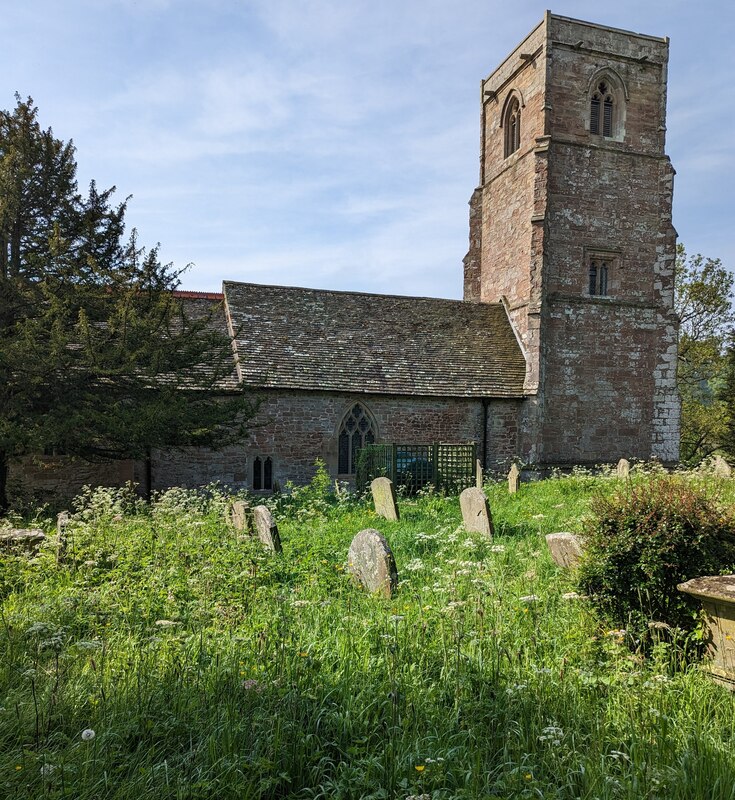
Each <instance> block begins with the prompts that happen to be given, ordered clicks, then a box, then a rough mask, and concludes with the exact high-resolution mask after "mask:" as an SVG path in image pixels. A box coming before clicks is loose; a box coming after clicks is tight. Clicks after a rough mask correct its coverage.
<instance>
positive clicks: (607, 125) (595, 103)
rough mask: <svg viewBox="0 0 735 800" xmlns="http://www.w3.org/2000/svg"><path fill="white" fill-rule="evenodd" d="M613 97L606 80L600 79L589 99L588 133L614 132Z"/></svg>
mask: <svg viewBox="0 0 735 800" xmlns="http://www.w3.org/2000/svg"><path fill="white" fill-rule="evenodd" d="M614 112H615V99H614V97H613V93H612V89H611V87H610V84H609V83H608V82H607V81H600V83H599V84H598V85H597V89H596V91H595V92H594V93H593V94H592V98H591V100H590V133H594V134H595V135H597V136H600V135H602V136H608V137H610V136H612V135H613V132H614Z"/></svg>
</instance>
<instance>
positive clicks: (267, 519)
mask: <svg viewBox="0 0 735 800" xmlns="http://www.w3.org/2000/svg"><path fill="white" fill-rule="evenodd" d="M253 523H254V525H255V533H256V535H257V537H258V539H260V541H261V542H262V543H263V544H264V545H265V546H266V547H267V548H268V549H269V550H272V551H273V552H274V553H282V552H283V547H281V537H280V535H279V533H278V525H276V522H275V520H274V519H273V515H272V514H271V512H270V509H269V508H268V507H267V506H255V508H254V509H253Z"/></svg>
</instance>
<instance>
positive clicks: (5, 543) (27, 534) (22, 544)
mask: <svg viewBox="0 0 735 800" xmlns="http://www.w3.org/2000/svg"><path fill="white" fill-rule="evenodd" d="M45 541H46V534H45V533H44V532H43V531H42V530H40V529H38V528H10V530H5V531H3V532H2V533H0V547H1V548H2V549H10V550H12V549H16V548H17V549H20V550H30V551H33V550H38V548H39V547H40V546H41V545H42V544H43V543H44V542H45Z"/></svg>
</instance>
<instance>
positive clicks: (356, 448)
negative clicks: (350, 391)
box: [337, 401, 378, 475]
mask: <svg viewBox="0 0 735 800" xmlns="http://www.w3.org/2000/svg"><path fill="white" fill-rule="evenodd" d="M377 434H378V428H377V426H376V424H375V418H374V417H373V415H372V414H371V413H370V411H369V410H368V408H367V406H366V405H365V403H363V402H361V401H357V402H354V403H351V404H350V406H349V408H347V410H346V411H345V413H344V414H343V416H342V421H341V422H340V425H339V429H338V431H337V472H338V473H339V474H340V475H354V474H355V472H356V470H357V457H358V455H359V453H360V450H362V448H363V447H364V446H365V445H366V444H373V443H374V442H375V441H376V439H377Z"/></svg>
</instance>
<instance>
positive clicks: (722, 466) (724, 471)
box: [712, 456, 732, 478]
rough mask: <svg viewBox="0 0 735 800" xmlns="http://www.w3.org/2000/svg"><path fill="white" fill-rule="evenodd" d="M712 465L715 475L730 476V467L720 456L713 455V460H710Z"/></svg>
mask: <svg viewBox="0 0 735 800" xmlns="http://www.w3.org/2000/svg"><path fill="white" fill-rule="evenodd" d="M712 467H713V471H714V473H715V475H716V476H717V477H718V478H730V477H732V467H731V466H730V465H729V464H728V463H727V461H725V459H724V458H723V457H722V456H715V460H714V461H713V462H712Z"/></svg>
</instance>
